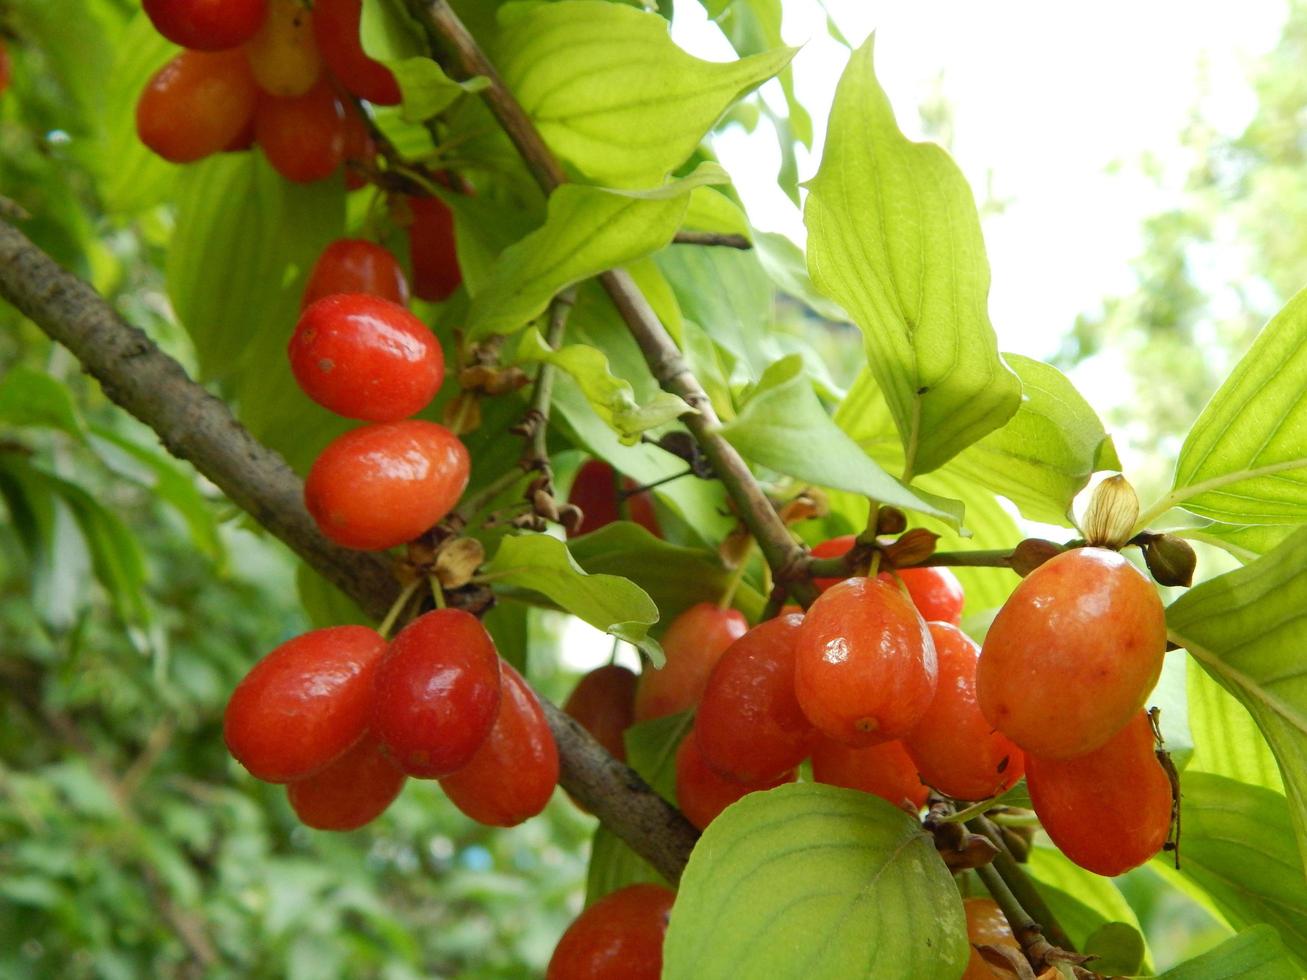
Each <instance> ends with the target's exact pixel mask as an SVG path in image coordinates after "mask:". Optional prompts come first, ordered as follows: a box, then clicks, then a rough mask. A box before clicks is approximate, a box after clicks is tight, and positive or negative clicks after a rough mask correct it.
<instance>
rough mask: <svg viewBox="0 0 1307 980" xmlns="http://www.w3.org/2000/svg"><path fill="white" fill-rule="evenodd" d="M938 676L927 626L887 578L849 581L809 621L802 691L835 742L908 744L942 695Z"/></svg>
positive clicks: (799, 665) (817, 605)
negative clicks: (906, 738)
mask: <svg viewBox="0 0 1307 980" xmlns="http://www.w3.org/2000/svg"><path fill="white" fill-rule="evenodd" d="M937 673H938V668H937V665H936V662H935V645H934V643H933V642H932V641H931V638H930V632H929V631H928V630H927V629H926V624H925V623H924V622H923V621H922V619H921V616H920V615H918V613H917V610H916V609H915V608H913V606H912V603H911V602H909V601H908V599H907V597H906V596H905V595H903V593H902V592H901V591H899V589H898V587H897V586H894V585H891V584H890V583H889V582H886V581H884V580H883V579H879V578H876V579H867V578H850V579H845V580H844V581H843V582H840V583H839V584H837V585H833V586H831V587H830V588H829V589H827V590H826V591H825V592H823V593H822V594H821V595H820V596H818V597H817V600H816V602H814V603H813V604H812V606H811V607H810V608H809V609H808V613H807V615H806V616H805V617H804V619H803V626H802V628H801V629H800V631H799V639H798V644H797V646H796V659H795V671H794V690H795V694H796V695H797V696H798V699H799V704H800V705H802V706H803V711H804V714H806V715H807V716H808V719H809V720H810V721H811V722H812V723H813V724H814V725H816V726H817V728H818V729H819V730H820V731H821V732H822V733H823V734H824V735H826V736H827V737H828V738H833V739H835V740H836V741H840V742H844V743H845V744H847V745H854V746H867V745H872V744H874V743H876V742H883V741H886V740H887V739H891V738H902V737H903V736H904V735H906V734H908V732H910V731H912V729H913V728H914V727H915V726H916V724H917V722H918V721H920V720H921V716H922V715H923V714H924V713H925V711H926V708H927V706H928V705H929V704H930V700H931V698H933V697H934V696H935V684H936V675H937Z"/></svg>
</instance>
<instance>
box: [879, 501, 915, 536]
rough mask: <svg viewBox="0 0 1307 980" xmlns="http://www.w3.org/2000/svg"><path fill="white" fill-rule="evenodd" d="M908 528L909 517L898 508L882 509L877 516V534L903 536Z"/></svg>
mask: <svg viewBox="0 0 1307 980" xmlns="http://www.w3.org/2000/svg"><path fill="white" fill-rule="evenodd" d="M907 526H908V515H907V514H905V513H903V511H901V510H899V509H898V508H897V507H882V508H881V509H880V513H879V514H877V515H876V533H877V534H902V533H903V532H904V531H905V530H906V529H907Z"/></svg>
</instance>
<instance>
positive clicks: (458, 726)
mask: <svg viewBox="0 0 1307 980" xmlns="http://www.w3.org/2000/svg"><path fill="white" fill-rule="evenodd" d="M501 689H502V683H501V680H500V661H499V654H498V653H496V652H495V644H494V641H493V640H491V639H490V634H489V633H487V632H486V629H485V627H484V626H482V625H481V621H480V620H479V619H477V618H476V617H475V616H473V615H471V614H470V613H466V612H464V611H463V610H461V609H436V610H434V611H432V612H429V613H425V614H423V615H421V616H419V617H418V618H417V619H415V620H413V622H411V623H409V624H408V625H407V626H405V627H404V628H403V629H402V630H400V631H399V633H398V634H396V636H395V638H394V639H393V640H391V641H390V649H389V650H387V651H386V656H385V658H384V659H383V660H382V662H381V666H380V667H379V668H378V669H377V677H376V683H375V684H374V686H373V701H372V730H373V732H374V733H375V734H376V735H377V737H378V738H379V739H380V740H381V743H382V744H383V745H384V746H385V748H386V751H387V752H389V753H390V757H391V758H392V759H394V760H395V762H396V764H398V765H399V767H400V768H401V769H403V770H404V771H405V772H406V773H408V774H409V775H410V776H419V777H422V778H425V779H438V778H439V777H441V776H448V775H449V774H450V773H452V772H454V771H456V770H458V769H461V768H463V767H464V766H465V765H467V764H468V763H469V762H471V761H472V757H473V756H474V755H475V754H476V752H477V750H478V749H479V748H481V745H482V743H484V742H485V740H486V738H487V736H489V734H490V730H491V728H492V727H493V726H494V724H495V716H496V715H497V714H498V713H499V705H500V692H501Z"/></svg>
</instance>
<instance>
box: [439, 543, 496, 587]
mask: <svg viewBox="0 0 1307 980" xmlns="http://www.w3.org/2000/svg"><path fill="white" fill-rule="evenodd" d="M485 560H486V549H485V548H483V547H482V546H481V542H480V541H478V540H477V539H476V538H454V539H453V540H452V541H450V542H448V543H447V544H446V545H445V546H444V547H443V548H441V549H440V554H438V555H436V569H435V571H436V578H437V579H438V580H439V582H440V585H441V587H442V588H446V589H457V588H458V587H459V586H460V585H466V584H467V583H468V581H469V580H470V579H471V578H472V576H473V575H475V574H476V571H477V569H478V568H480V567H481V564H482V562H484V561H485Z"/></svg>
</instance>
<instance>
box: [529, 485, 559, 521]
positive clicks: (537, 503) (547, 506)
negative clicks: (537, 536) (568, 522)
mask: <svg viewBox="0 0 1307 980" xmlns="http://www.w3.org/2000/svg"><path fill="white" fill-rule="evenodd" d="M531 508H532V510H534V511H535V512H536V513H537V514H539V515H540V516H541V517H543V518H544V519H545V520H547V521H553V522H555V523H562V521H561V520H559V515H558V505H557V504H556V503H555V502H554V498H553V495H551V494H550V493H549V491H547V490H537V491H536V492H535V493H533V494H531Z"/></svg>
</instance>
